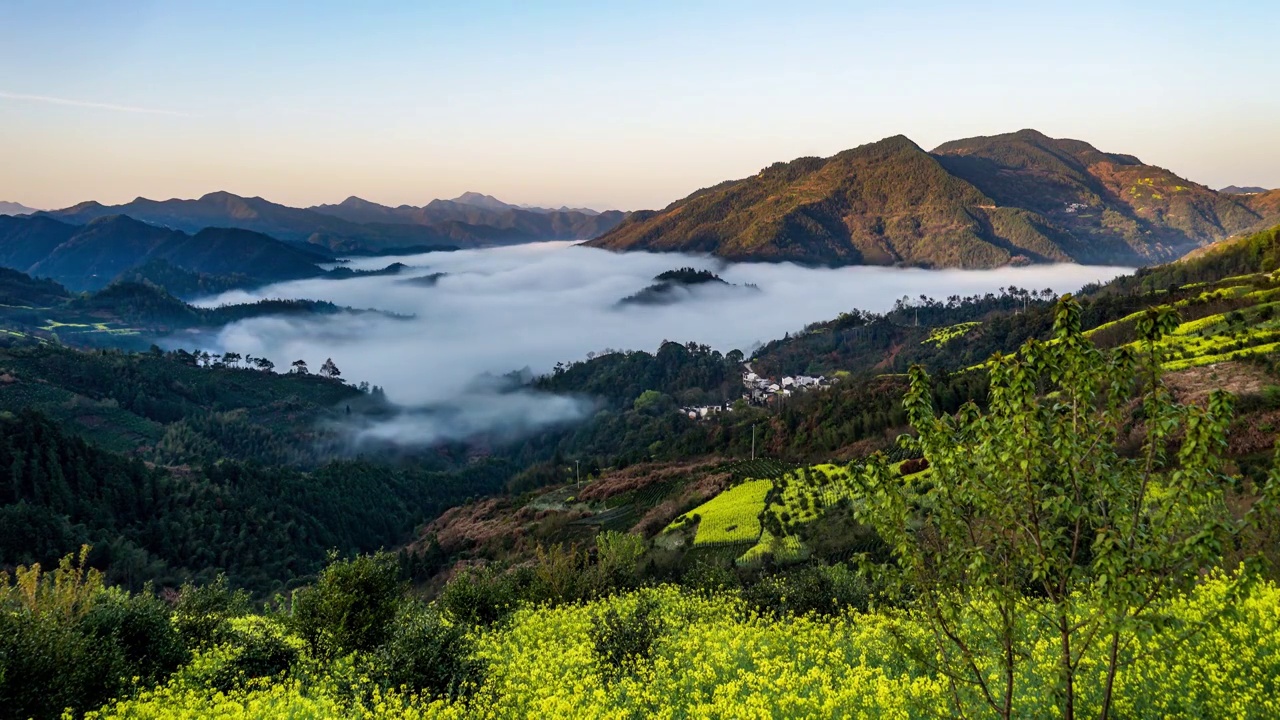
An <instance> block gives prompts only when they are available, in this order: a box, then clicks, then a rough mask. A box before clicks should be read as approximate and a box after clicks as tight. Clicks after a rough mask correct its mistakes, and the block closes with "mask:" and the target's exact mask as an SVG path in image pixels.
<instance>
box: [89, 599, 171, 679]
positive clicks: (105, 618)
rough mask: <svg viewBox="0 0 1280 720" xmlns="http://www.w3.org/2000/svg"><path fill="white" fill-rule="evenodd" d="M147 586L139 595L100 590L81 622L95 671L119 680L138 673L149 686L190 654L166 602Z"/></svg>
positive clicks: (138, 677) (139, 677) (137, 676)
mask: <svg viewBox="0 0 1280 720" xmlns="http://www.w3.org/2000/svg"><path fill="white" fill-rule="evenodd" d="M149 590H150V589H149V588H148V590H147V591H144V592H142V593H140V594H137V595H130V594H129V593H128V592H125V591H124V590H119V589H117V588H111V589H109V590H106V591H104V592H103V593H101V594H100V595H99V596H98V598H97V600H96V601H95V602H94V604H93V606H92V607H91V608H90V609H89V612H88V613H86V614H85V616H84V618H83V619H82V620H81V621H80V626H81V628H80V632H81V633H82V634H83V635H84V636H85V638H86V639H87V640H88V641H89V652H90V655H91V656H93V657H94V658H96V659H97V661H96V662H94V661H92V660H91V661H90V662H91V665H92V666H93V668H94V671H95V672H97V673H99V674H101V675H103V676H104V677H112V676H114V677H118V678H119V679H120V683H121V684H127V683H129V682H130V681H131V678H137V679H138V680H139V681H140V682H141V684H143V685H150V684H154V683H156V682H159V681H160V680H162V679H164V678H165V677H167V676H168V675H169V674H170V673H172V672H173V671H174V670H176V669H178V666H179V665H181V664H182V663H184V662H186V661H187V659H188V657H189V654H188V652H187V649H186V646H185V645H183V642H182V638H181V637H180V636H179V635H178V631H177V629H176V628H175V627H174V625H173V622H172V621H171V620H170V611H169V607H168V606H167V605H166V604H165V603H164V602H163V601H162V600H160V599H158V598H156V597H155V596H154V595H152V594H151V592H150V591H149Z"/></svg>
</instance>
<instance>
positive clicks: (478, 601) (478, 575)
mask: <svg viewBox="0 0 1280 720" xmlns="http://www.w3.org/2000/svg"><path fill="white" fill-rule="evenodd" d="M527 574H528V573H527V572H525V573H520V572H517V571H513V572H508V573H504V572H502V571H501V570H498V569H495V568H493V567H491V566H485V567H481V568H466V569H464V570H462V571H460V572H459V573H458V574H457V575H455V576H454V577H453V579H452V580H450V581H449V584H448V585H446V586H445V588H444V590H442V591H441V592H440V597H439V598H438V599H437V602H439V604H440V607H442V608H444V610H445V613H447V614H448V616H449V617H450V618H451V619H453V620H454V621H455V622H459V623H467V624H470V625H491V624H493V623H496V622H498V621H499V620H502V619H503V618H505V617H506V616H507V615H508V614H510V613H511V611H513V610H515V609H516V607H517V606H518V605H519V601H520V597H521V595H522V590H521V586H522V585H524V584H525V583H523V582H522V581H521V575H527Z"/></svg>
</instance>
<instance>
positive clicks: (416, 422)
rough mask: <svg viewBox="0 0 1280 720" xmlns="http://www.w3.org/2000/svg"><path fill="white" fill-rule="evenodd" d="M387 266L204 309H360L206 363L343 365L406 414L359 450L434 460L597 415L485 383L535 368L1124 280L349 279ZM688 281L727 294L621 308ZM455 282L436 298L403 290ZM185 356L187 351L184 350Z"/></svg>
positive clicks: (573, 251) (523, 254) (571, 269)
mask: <svg viewBox="0 0 1280 720" xmlns="http://www.w3.org/2000/svg"><path fill="white" fill-rule="evenodd" d="M392 262H402V263H404V264H406V265H408V266H410V267H411V268H412V269H411V270H408V271H405V272H403V273H401V274H400V275H393V276H369V277H355V278H349V279H340V280H335V279H315V280H302V281H295V282H288V283H280V284H277V285H271V286H269V287H265V288H261V289H258V290H254V291H248V292H245V291H233V292H229V293H224V294H222V295H219V296H216V297H211V298H206V299H204V300H202V301H201V302H200V303H199V304H202V305H206V306H212V305H219V304H224V303H238V302H252V301H255V300H258V299H262V298H308V299H315V300H328V301H331V302H333V303H336V304H338V305H342V306H347V307H353V308H372V309H378V310H384V311H390V312H392V313H396V314H399V315H405V316H411V317H410V318H409V319H396V318H394V317H391V316H388V315H380V314H350V313H342V314H338V315H334V316H324V317H314V318H308V319H289V318H279V317H267V318H256V319H252V320H246V321H243V322H238V323H234V324H232V325H229V326H227V327H225V328H223V329H222V330H221V331H220V332H219V333H217V334H216V336H213V337H211V338H205V340H204V345H205V347H204V348H203V349H206V350H209V351H214V350H217V351H219V352H222V351H234V352H239V353H250V354H253V355H255V356H263V357H267V358H270V359H271V360H272V361H274V362H275V363H276V365H277V367H281V368H283V367H287V366H288V364H289V363H290V362H292V361H293V360H297V359H303V360H306V361H307V363H308V364H309V365H310V366H311V367H312V368H317V367H319V365H320V364H321V363H322V362H324V360H325V359H326V358H333V360H334V362H335V363H337V365H338V366H339V367H340V368H341V369H342V373H343V377H344V378H347V379H348V380H349V381H353V382H357V381H362V380H363V381H368V382H370V383H373V384H375V385H379V386H382V387H383V388H385V390H386V393H387V396H388V398H389V399H391V400H392V401H394V402H396V403H398V404H400V405H402V406H404V407H405V408H406V411H405V412H404V413H403V414H402V416H401V417H399V418H396V419H395V420H391V421H380V422H377V423H369V424H366V425H363V426H360V427H358V428H357V429H355V431H354V432H355V433H356V435H357V438H356V439H357V440H359V439H379V440H388V441H393V442H398V443H404V444H428V443H433V442H437V441H440V440H444V439H461V438H465V437H469V436H471V435H474V434H477V433H481V432H497V433H499V434H508V435H510V434H519V433H522V432H528V431H531V430H535V429H537V428H539V427H545V426H546V425H549V424H555V423H563V422H568V421H572V420H575V419H578V418H581V417H582V416H584V415H585V414H587V413H588V412H589V411H590V408H591V403H590V402H589V401H587V400H584V399H581V398H564V397H555V396H548V395H544V394H539V393H533V392H527V391H525V392H517V393H510V392H499V391H496V390H494V389H493V388H492V386H491V385H490V384H486V383H483V382H477V378H481V377H483V376H485V375H486V374H492V375H501V374H504V373H508V372H511V371H513V370H519V369H522V368H528V369H530V370H532V371H533V372H534V373H545V372H549V371H550V370H551V369H552V367H554V365H555V363H557V362H561V361H572V360H581V359H583V358H585V357H586V356H587V353H589V352H599V351H601V350H603V349H605V348H613V349H623V350H647V351H650V352H652V351H654V350H656V349H657V348H658V346H659V345H660V344H661V343H662V342H663V341H664V340H674V341H678V342H681V343H685V342H689V341H696V342H698V343H703V344H707V345H710V346H712V347H714V348H716V349H719V350H721V351H725V352H727V351H729V350H732V349H735V348H736V349H739V350H742V351H743V352H744V353H747V354H748V355H749V354H750V352H751V349H752V348H753V347H755V346H756V345H758V344H760V343H762V342H765V341H768V340H771V339H774V338H778V337H782V335H783V334H784V333H787V332H795V331H797V330H800V329H801V328H803V327H804V326H805V325H806V324H808V323H811V322H814V321H819V320H827V319H831V318H834V317H835V316H837V315H838V314H840V313H841V312H845V311H849V310H852V309H855V308H858V309H863V310H872V311H884V310H887V309H889V308H890V307H892V305H893V303H894V301H895V300H896V299H898V298H901V297H903V296H904V295H905V296H909V297H912V298H915V297H918V296H920V295H922V294H924V295H928V296H930V297H936V298H946V297H947V296H950V295H971V294H975V293H986V292H994V291H996V290H997V289H998V288H1001V287H1007V286H1011V285H1012V286H1017V287H1021V288H1028V289H1034V290H1040V289H1044V288H1052V289H1053V290H1055V291H1057V292H1059V293H1063V292H1072V291H1075V290H1077V289H1079V288H1080V287H1081V286H1083V285H1085V284H1087V283H1090V282H1095V281H1105V280H1108V279H1110V278H1113V277H1115V276H1117V275H1120V274H1124V273H1127V272H1129V269H1128V268H1118V267H1104V266H1084V265H1035V266H1028V267H1020V268H1001V269H997V270H982V271H964V270H918V269H899V268H881V267H845V268H838V269H820V268H804V267H799V266H796V265H792V264H765V263H745V264H725V263H722V262H720V261H718V260H715V259H713V258H707V257H699V256H688V255H679V254H657V253H626V254H617V253H611V252H607V251H603V250H596V249H592V248H584V247H579V246H575V245H573V244H571V243H539V244H532V245H519V246H513V247H504V248H492V249H485V250H467V251H458V252H440V253H428V254H423V255H413V256H406V257H394V258H388V257H379V258H359V259H353V260H351V261H350V262H349V263H347V266H348V267H351V268H353V269H363V270H374V269H378V268H382V267H384V266H386V265H387V264H389V263H392ZM684 266H692V267H696V268H702V269H708V270H712V271H714V272H715V273H716V274H718V275H719V276H720V277H722V278H724V279H725V280H726V281H728V282H730V283H734V284H737V285H745V284H748V283H751V284H755V285H757V286H759V288H760V291H759V292H751V291H747V290H744V289H742V288H726V287H724V286H705V287H699V288H696V289H695V290H694V291H693V292H692V294H691V296H690V297H689V298H688V299H686V300H684V301H682V302H679V303H676V304H673V305H664V306H650V305H628V306H625V307H619V306H618V305H617V302H618V300H620V299H621V298H624V297H626V296H628V295H631V294H633V293H635V292H637V291H639V290H641V289H642V288H644V287H646V286H648V285H650V284H652V282H653V277H654V276H655V275H657V274H658V273H661V272H663V271H665V270H671V269H674V268H678V267H684ZM433 273H445V275H444V276H443V277H441V278H440V279H439V280H438V281H437V282H436V283H435V284H434V285H430V286H423V285H415V284H413V283H406V282H404V281H405V280H406V279H408V278H412V277H415V276H423V275H429V274H433ZM188 347H189V344H188Z"/></svg>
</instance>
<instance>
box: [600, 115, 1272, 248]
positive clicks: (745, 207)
mask: <svg viewBox="0 0 1280 720" xmlns="http://www.w3.org/2000/svg"><path fill="white" fill-rule="evenodd" d="M1250 199H1252V201H1253V202H1252V203H1248V202H1244V201H1242V199H1240V198H1237V197H1233V196H1230V195H1223V194H1220V193H1217V192H1215V191H1213V190H1211V189H1209V188H1207V187H1204V186H1203V185H1199V184H1196V183H1192V182H1191V181H1188V180H1184V179H1182V178H1180V177H1178V176H1177V175H1175V174H1173V173H1172V172H1170V171H1168V170H1165V169H1164V168H1160V167H1158V166H1152V165H1146V164H1144V163H1143V162H1142V161H1141V160H1140V159H1138V158H1137V157H1135V156H1133V155H1126V154H1120V153H1107V152H1103V151H1101V150H1098V149H1097V148H1095V147H1094V146H1092V145H1090V144H1089V143H1086V142H1083V141H1080V140H1072V139H1055V138H1050V137H1048V136H1047V135H1044V134H1043V133H1040V132H1038V131H1035V130H1030V129H1027V130H1020V131H1017V132H1014V133H1005V134H1002V135H993V136H979V137H973V138H966V139H962V140H955V141H950V142H946V143H943V144H941V145H939V146H938V147H937V148H935V149H934V150H932V151H929V152H926V151H925V150H923V149H922V148H920V147H919V146H918V145H916V144H915V143H914V142H913V141H911V140H910V139H909V138H907V137H905V136H903V135H895V136H891V137H888V138H885V139H883V140H880V141H878V142H874V143H868V144H865V145H860V146H858V147H856V148H851V149H849V150H845V151H842V152H840V153H837V154H835V155H832V156H830V157H827V158H813V157H806V158H797V159H795V160H792V161H790V162H779V163H774V164H773V165H770V166H769V167H767V168H765V169H763V170H761V171H760V172H759V173H757V174H756V175H755V176H752V177H748V178H741V179H738V180H729V181H725V182H722V183H719V184H717V185H713V186H711V187H708V188H703V189H701V190H698V191H695V192H693V193H691V194H690V195H689V196H687V197H685V198H683V199H681V200H677V201H676V202H674V203H672V204H671V205H668V206H667V207H666V208H664V209H663V210H659V211H639V212H635V213H632V214H631V215H630V216H629V217H628V218H627V220H625V221H624V222H623V223H622V224H621V225H619V227H618V228H615V229H614V230H612V231H610V232H608V233H606V234H605V235H602V236H601V237H599V238H596V239H594V240H591V241H589V242H587V243H585V244H586V245H587V246H590V247H597V248H604V249H609V250H615V251H626V250H649V251H680V252H694V253H708V254H712V255H716V256H719V257H722V258H725V259H728V260H763V261H792V262H800V263H806V264H819V265H848V264H866V265H910V266H918V267H960V268H984V267H998V266H1001V265H1008V264H1023V263H1033V262H1082V263H1093V264H1132V265H1147V264H1152V263H1158V262H1164V261H1168V260H1172V259H1175V258H1177V257H1180V256H1181V255H1183V254H1185V253H1187V252H1189V251H1190V250H1192V249H1194V248H1197V247H1202V246H1204V245H1206V244H1208V243H1211V242H1213V241H1216V240H1220V239H1222V238H1224V237H1228V236H1231V235H1234V234H1237V233H1241V232H1246V231H1248V230H1250V229H1251V228H1253V227H1256V226H1258V225H1260V224H1264V223H1265V222H1266V220H1267V216H1266V212H1265V209H1263V208H1261V206H1260V205H1258V204H1257V203H1258V200H1257V199H1256V196H1250ZM1268 200H1269V199H1268ZM1277 206H1278V207H1280V201H1277ZM1260 209H1262V210H1263V211H1260ZM1277 212H1280V209H1278V210H1277Z"/></svg>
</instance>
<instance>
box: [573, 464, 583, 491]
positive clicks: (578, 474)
mask: <svg viewBox="0 0 1280 720" xmlns="http://www.w3.org/2000/svg"><path fill="white" fill-rule="evenodd" d="M581 462H582V461H581V460H574V461H573V476H574V478H575V479H576V480H577V481H578V489H579V490H581V489H582V471H581V470H580V469H579V465H580V463H581Z"/></svg>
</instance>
